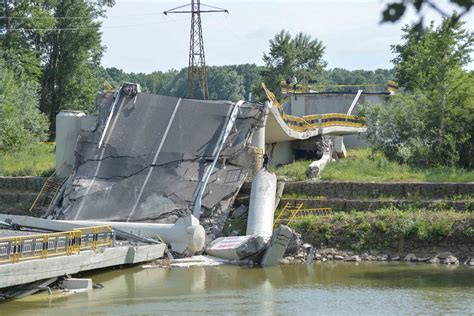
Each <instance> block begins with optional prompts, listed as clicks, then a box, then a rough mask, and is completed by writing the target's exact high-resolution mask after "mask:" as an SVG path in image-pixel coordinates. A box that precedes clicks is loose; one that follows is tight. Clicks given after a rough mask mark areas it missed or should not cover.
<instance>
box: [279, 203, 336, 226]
mask: <svg viewBox="0 0 474 316" xmlns="http://www.w3.org/2000/svg"><path fill="white" fill-rule="evenodd" d="M303 205H304V203H298V204H291V203H290V202H287V203H286V204H285V206H284V207H283V208H282V209H281V210H280V212H279V213H278V215H277V217H276V219H275V221H274V222H273V228H276V226H277V225H278V224H281V223H283V222H285V224H286V225H290V224H291V223H292V222H293V221H295V220H296V219H297V218H300V217H303V216H308V215H314V216H328V215H330V214H331V212H332V209H331V208H328V207H320V208H303ZM285 220H286V221H285Z"/></svg>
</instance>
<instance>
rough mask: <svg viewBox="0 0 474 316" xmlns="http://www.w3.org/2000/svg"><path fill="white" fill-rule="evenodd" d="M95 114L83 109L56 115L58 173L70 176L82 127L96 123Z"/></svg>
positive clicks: (85, 127) (62, 175)
mask: <svg viewBox="0 0 474 316" xmlns="http://www.w3.org/2000/svg"><path fill="white" fill-rule="evenodd" d="M96 120H97V118H96V117H95V116H86V114H85V113H84V112H81V111H62V112H59V114H58V115H56V175H57V176H58V177H63V178H65V177H68V176H69V175H70V174H71V172H72V170H73V167H74V161H75V149H76V143H77V138H78V137H79V134H80V132H81V129H88V128H90V127H91V126H92V125H93V124H95V122H96Z"/></svg>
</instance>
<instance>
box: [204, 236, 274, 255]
mask: <svg viewBox="0 0 474 316" xmlns="http://www.w3.org/2000/svg"><path fill="white" fill-rule="evenodd" d="M267 241H268V239H265V238H264V237H262V236H229V237H220V238H217V239H215V240H214V241H212V242H211V243H210V244H209V245H208V246H207V247H206V253H208V254H210V255H211V256H214V257H218V258H222V259H227V260H242V259H246V258H249V257H253V256H255V255H258V254H260V253H261V252H262V251H263V250H264V249H265V247H266V244H267Z"/></svg>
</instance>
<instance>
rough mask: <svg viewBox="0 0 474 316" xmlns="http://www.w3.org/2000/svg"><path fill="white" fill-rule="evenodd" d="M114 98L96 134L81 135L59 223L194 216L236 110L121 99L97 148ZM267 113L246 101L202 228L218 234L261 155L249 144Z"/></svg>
mask: <svg viewBox="0 0 474 316" xmlns="http://www.w3.org/2000/svg"><path fill="white" fill-rule="evenodd" d="M113 101H114V98H113V96H112V95H110V94H109V95H106V96H104V97H103V98H102V100H100V102H101V103H102V106H101V108H100V109H99V110H100V113H99V117H98V123H97V126H96V128H95V129H94V130H91V131H85V132H82V133H81V135H80V136H79V139H78V142H77V147H76V162H75V167H74V171H73V174H72V175H71V177H70V178H69V180H68V181H67V184H66V185H67V187H66V190H65V192H64V195H63V198H62V200H61V201H60V205H58V206H57V207H56V209H55V211H54V213H53V214H54V215H53V217H55V218H58V219H66V220H71V219H72V220H75V219H77V220H87V219H95V220H103V221H157V222H167V223H172V222H175V221H176V220H177V218H178V217H180V216H183V215H185V214H190V213H191V210H192V200H193V195H194V193H195V190H196V187H197V184H198V182H199V180H200V179H201V178H202V176H203V173H204V171H205V170H206V167H207V166H208V165H210V164H211V162H212V159H213V157H212V152H213V150H214V148H215V146H216V143H217V141H218V139H219V136H220V134H221V132H222V130H223V129H224V127H225V123H226V122H227V119H228V116H229V115H230V112H231V111H232V108H233V106H234V104H233V103H231V102H227V101H202V100H187V99H178V98H174V97H166V96H157V95H151V94H147V93H138V94H137V95H136V96H134V97H129V96H125V95H123V94H122V95H121V96H120V99H119V100H118V102H117V104H116V107H115V112H114V114H113V116H112V119H111V121H110V124H109V127H108V129H107V131H106V135H105V141H104V144H103V145H102V147H101V148H98V143H99V140H100V138H101V136H102V133H103V132H104V126H105V122H106V120H107V117H108V114H109V110H110V108H111V106H112V103H113ZM262 119H263V114H262V111H261V108H260V107H258V106H256V105H253V104H250V103H244V104H243V105H242V106H241V108H240V112H239V117H238V119H237V121H236V126H235V127H234V128H233V129H232V132H231V134H230V136H229V138H228V140H227V142H226V144H225V146H224V149H223V151H222V152H221V156H220V157H221V159H220V160H219V163H218V164H217V165H216V168H215V169H214V172H213V173H212V175H211V177H210V180H209V184H208V186H207V188H206V191H205V193H204V196H203V201H202V207H203V211H204V213H203V215H202V217H201V222H202V223H203V225H204V226H205V228H206V230H207V231H208V233H217V232H218V231H219V230H220V229H221V228H222V227H221V226H222V225H223V222H224V220H225V215H226V214H227V213H228V209H229V206H230V205H231V204H232V202H233V199H234V198H235V195H236V194H237V192H238V190H239V189H240V186H241V185H242V183H243V181H244V180H245V178H246V176H247V175H248V174H249V173H250V172H251V171H252V170H253V168H254V163H255V153H254V151H253V150H252V149H250V148H248V147H247V145H248V144H249V142H250V139H251V135H252V133H253V130H254V129H255V127H256V126H258V125H260V124H262Z"/></svg>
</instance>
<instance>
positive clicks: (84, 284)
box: [61, 278, 92, 292]
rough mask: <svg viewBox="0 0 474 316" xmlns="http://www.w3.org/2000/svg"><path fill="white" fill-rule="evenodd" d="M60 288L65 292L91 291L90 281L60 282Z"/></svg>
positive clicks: (73, 279) (66, 280)
mask: <svg viewBox="0 0 474 316" xmlns="http://www.w3.org/2000/svg"><path fill="white" fill-rule="evenodd" d="M61 286H62V287H63V288H64V289H65V290H69V291H74V292H79V291H89V290H92V279H77V278H70V279H65V280H63V281H62V282H61Z"/></svg>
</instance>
